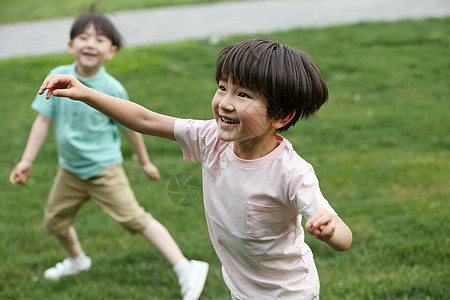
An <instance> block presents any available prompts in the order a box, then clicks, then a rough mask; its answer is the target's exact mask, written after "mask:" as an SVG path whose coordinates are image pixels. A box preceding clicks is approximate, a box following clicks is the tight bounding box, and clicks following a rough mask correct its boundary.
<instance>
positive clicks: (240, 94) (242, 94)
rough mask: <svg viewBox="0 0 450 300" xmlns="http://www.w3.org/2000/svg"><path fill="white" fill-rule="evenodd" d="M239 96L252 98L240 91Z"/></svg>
mask: <svg viewBox="0 0 450 300" xmlns="http://www.w3.org/2000/svg"><path fill="white" fill-rule="evenodd" d="M238 97H241V98H250V96H249V95H247V94H246V93H238Z"/></svg>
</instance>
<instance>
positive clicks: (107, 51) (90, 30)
mask: <svg viewBox="0 0 450 300" xmlns="http://www.w3.org/2000/svg"><path fill="white" fill-rule="evenodd" d="M69 48H70V52H71V53H72V54H73V55H74V56H75V59H76V61H77V72H78V74H79V75H80V76H83V77H90V76H92V75H94V74H95V73H97V72H98V71H99V70H100V68H101V66H102V65H103V64H104V63H105V61H107V60H110V59H112V58H113V57H114V55H115V53H116V51H117V46H114V45H113V44H112V42H111V40H110V39H108V38H107V37H106V36H104V35H102V34H100V33H99V32H97V30H96V29H95V27H94V25H93V24H92V23H91V24H89V25H88V26H86V28H85V29H84V31H83V32H82V33H81V34H79V35H77V36H76V37H74V38H73V39H72V40H70V41H69Z"/></svg>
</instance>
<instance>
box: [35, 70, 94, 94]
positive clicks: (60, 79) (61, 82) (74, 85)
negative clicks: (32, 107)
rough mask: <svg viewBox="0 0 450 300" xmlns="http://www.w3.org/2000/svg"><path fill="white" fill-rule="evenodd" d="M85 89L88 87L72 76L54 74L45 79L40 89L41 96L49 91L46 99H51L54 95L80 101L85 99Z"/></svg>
mask: <svg viewBox="0 0 450 300" xmlns="http://www.w3.org/2000/svg"><path fill="white" fill-rule="evenodd" d="M83 88H86V87H85V86H84V85H83V84H82V83H81V82H79V81H78V80H77V79H76V78H75V77H74V76H72V75H60V74H53V75H50V76H48V77H47V78H45V79H44V82H43V83H42V85H41V87H40V88H39V95H42V94H43V93H44V92H45V90H48V91H47V94H46V96H45V98H46V99H50V97H51V96H52V95H53V96H56V97H68V98H71V99H74V100H80V99H83V97H84V94H83Z"/></svg>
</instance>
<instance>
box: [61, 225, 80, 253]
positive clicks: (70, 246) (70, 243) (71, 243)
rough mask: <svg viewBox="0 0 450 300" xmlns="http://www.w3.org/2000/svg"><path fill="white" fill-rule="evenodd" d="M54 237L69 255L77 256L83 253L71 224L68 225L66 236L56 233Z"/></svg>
mask: <svg viewBox="0 0 450 300" xmlns="http://www.w3.org/2000/svg"><path fill="white" fill-rule="evenodd" d="M56 237H57V239H58V241H59V244H60V245H61V246H62V247H63V249H64V250H65V251H66V253H67V255H68V256H69V257H72V258H73V257H78V256H80V255H81V254H83V249H82V248H81V244H80V241H79V240H78V235H77V232H76V231H75V228H74V227H73V226H70V228H69V230H68V232H67V235H66V236H61V235H57V236H56Z"/></svg>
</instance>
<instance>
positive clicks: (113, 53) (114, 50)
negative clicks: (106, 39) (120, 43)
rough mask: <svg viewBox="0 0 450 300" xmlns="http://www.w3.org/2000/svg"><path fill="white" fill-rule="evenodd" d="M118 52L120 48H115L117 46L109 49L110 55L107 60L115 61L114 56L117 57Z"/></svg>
mask: <svg viewBox="0 0 450 300" xmlns="http://www.w3.org/2000/svg"><path fill="white" fill-rule="evenodd" d="M117 50H118V47H117V46H115V45H112V46H111V48H109V53H108V55H107V57H106V59H107V60H111V59H113V58H114V56H115V55H116V53H117Z"/></svg>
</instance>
